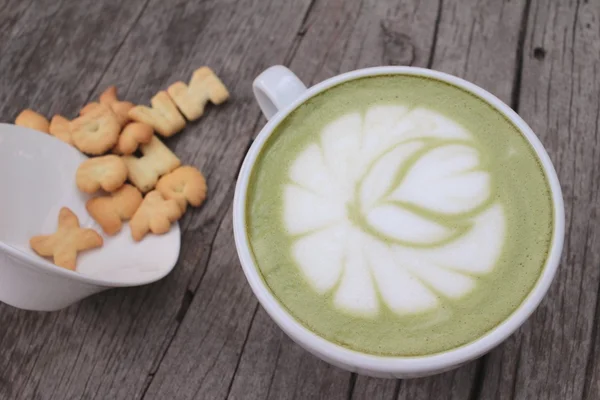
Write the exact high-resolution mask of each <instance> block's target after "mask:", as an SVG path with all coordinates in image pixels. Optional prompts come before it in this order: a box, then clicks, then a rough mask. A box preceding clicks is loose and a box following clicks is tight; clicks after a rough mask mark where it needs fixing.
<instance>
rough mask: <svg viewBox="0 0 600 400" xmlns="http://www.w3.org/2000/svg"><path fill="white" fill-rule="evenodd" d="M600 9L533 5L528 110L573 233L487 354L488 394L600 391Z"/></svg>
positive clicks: (574, 395)
mask: <svg viewBox="0 0 600 400" xmlns="http://www.w3.org/2000/svg"><path fill="white" fill-rule="evenodd" d="M599 13H600V6H599V4H598V2H592V1H583V0H582V1H577V2H574V1H556V2H544V1H539V0H534V1H532V3H531V13H530V15H529V18H528V23H527V34H526V40H525V43H524V44H525V46H524V49H523V69H522V74H523V78H522V83H521V91H520V96H519V97H520V99H519V105H520V107H519V113H520V114H521V115H522V116H523V118H524V119H525V120H526V121H527V122H528V123H529V124H530V125H531V127H532V128H533V130H534V131H535V132H536V133H537V135H538V136H539V137H540V139H541V140H542V142H543V143H544V145H545V146H546V148H547V149H548V152H549V154H550V157H551V158H552V160H553V161H554V164H555V167H556V169H557V172H558V175H559V179H560V181H561V185H562V189H563V195H564V200H565V209H566V222H567V224H566V238H565V239H566V241H565V247H564V252H563V258H562V263H561V266H560V268H559V271H558V273H557V276H556V279H555V281H554V283H553V285H552V287H551V289H550V292H549V294H548V296H547V297H546V298H545V299H544V301H543V302H542V304H541V306H540V308H539V309H538V311H537V312H536V313H535V314H534V315H533V316H532V318H531V319H530V320H529V322H528V323H527V324H526V325H525V327H524V328H523V329H521V330H520V332H519V334H518V335H516V336H514V337H513V338H511V339H510V341H509V342H508V343H507V344H506V345H505V346H503V347H501V348H499V349H497V350H495V351H494V352H492V353H491V354H490V356H489V357H488V359H487V362H486V365H485V371H486V372H485V375H484V376H485V380H484V384H483V390H482V398H486V399H487V398H489V399H533V398H543V399H581V398H586V399H598V398H600V387H599V386H598V379H599V376H598V373H599V371H598V358H597V355H598V344H599V343H598V333H599V331H598V318H597V317H598V287H599V283H600V279H599V278H600V268H599V267H600V225H599V219H598V218H599V217H598V215H599V208H600V201H599V197H598V192H599V183H600V182H599V177H600V170H599V164H600V163H599V156H600V133H599V132H598V123H599V110H600V99H599V97H598V93H600V80H599V77H600V51H599V48H600V37H599V29H600V27H599V17H600V15H599ZM507 388H512V390H507Z"/></svg>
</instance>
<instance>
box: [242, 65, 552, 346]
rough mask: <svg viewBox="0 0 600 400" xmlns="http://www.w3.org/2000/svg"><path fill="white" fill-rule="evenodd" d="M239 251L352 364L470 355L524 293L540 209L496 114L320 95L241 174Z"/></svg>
mask: <svg viewBox="0 0 600 400" xmlns="http://www.w3.org/2000/svg"><path fill="white" fill-rule="evenodd" d="M246 214H247V217H246V219H247V220H246V227H247V232H246V233H247V235H248V239H249V242H250V245H251V250H252V253H253V256H254V259H255V262H256V265H257V266H258V267H259V270H260V273H261V275H262V278H263V279H264V281H265V283H266V285H267V286H268V288H269V289H270V290H271V291H272V293H273V295H274V296H275V297H276V298H277V299H278V301H279V302H280V303H281V304H282V305H283V307H285V308H286V309H287V310H288V312H289V313H290V314H291V315H292V316H293V317H294V318H295V319H296V320H298V321H299V322H300V323H302V324H303V325H304V326H306V327H307V328H308V329H310V330H311V331H313V332H315V333H316V334H317V335H320V336H322V337H323V338H325V339H327V340H329V341H332V342H334V343H338V344H340V345H342V346H344V347H347V348H350V349H353V350H357V351H360V352H364V353H370V354H377V355H386V356H419V355H429V354H434V353H439V352H443V351H447V350H451V349H453V348H456V347H458V346H461V345H464V344H466V343H469V342H472V341H473V340H475V339H477V338H479V337H481V336H482V335H485V334H486V332H488V331H490V330H491V329H493V328H494V327H496V326H497V325H498V324H499V323H501V322H502V321H504V320H505V319H506V318H507V317H508V316H509V315H510V314H511V313H512V312H513V311H515V309H516V308H517V307H518V306H519V305H520V304H521V302H522V301H523V300H524V298H525V297H526V296H527V294H528V293H529V292H530V290H531V289H532V288H533V286H534V285H535V283H536V281H537V279H538V277H539V276H540V274H541V272H542V269H543V267H544V264H545V261H546V258H547V254H548V252H549V247H550V242H551V236H552V229H553V216H552V199H551V193H550V188H549V185H548V182H547V180H546V177H545V174H544V172H543V169H542V166H541V164H540V162H539V160H538V158H537V156H536V155H535V153H534V151H533V149H532V148H531V146H530V145H529V143H528V142H527V140H526V139H525V138H524V137H523V135H522V134H521V133H520V132H519V130H518V129H517V128H516V127H515V126H514V125H513V124H512V123H511V122H510V121H509V120H507V119H506V118H505V117H504V116H503V115H502V114H501V113H500V112H498V111H496V110H495V109H494V108H493V107H491V106H490V105H489V104H488V103H486V102H485V101H483V100H482V99H480V98H478V97H476V96H474V95H472V94H470V93H468V92H466V91H464V90H462V89H460V88H457V87H455V86H452V85H450V84H447V83H444V82H441V81H437V80H434V79H430V78H423V77H416V76H409V75H385V76H376V77H368V78H361V79H357V80H353V81H349V82H346V83H342V84H340V85H338V86H335V87H333V88H330V89H328V90H326V91H325V92H323V93H321V94H318V95H316V96H315V97H313V98H311V99H309V100H308V101H307V102H305V103H304V104H303V105H301V106H300V107H298V108H297V109H296V110H295V111H293V112H292V113H291V114H290V115H289V116H288V117H286V118H285V119H284V120H283V121H282V122H281V123H280V124H279V126H278V127H277V128H276V129H275V131H274V132H273V133H272V135H271V137H270V138H269V139H268V140H267V142H266V144H265V145H264V147H263V149H262V150H261V153H260V154H259V156H258V159H257V162H256V164H255V165H254V167H253V170H252V174H251V177H250V182H249V189H248V197H247V213H246Z"/></svg>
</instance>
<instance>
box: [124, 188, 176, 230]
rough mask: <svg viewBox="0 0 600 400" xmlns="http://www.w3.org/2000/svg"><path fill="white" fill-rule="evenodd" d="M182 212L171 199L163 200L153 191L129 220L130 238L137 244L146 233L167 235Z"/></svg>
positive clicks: (158, 193)
mask: <svg viewBox="0 0 600 400" xmlns="http://www.w3.org/2000/svg"><path fill="white" fill-rule="evenodd" d="M182 214H183V211H182V210H181V208H180V207H179V205H178V204H177V202H176V201H175V200H173V199H170V200H165V199H163V197H162V195H161V194H160V192H158V191H156V190H153V191H151V192H150V193H148V194H147V195H146V197H144V200H143V201H142V204H141V205H140V207H139V208H138V209H137V211H136V212H135V214H134V215H133V217H132V218H131V220H130V221H129V227H130V228H131V236H132V237H133V240H135V241H136V242H139V241H140V240H142V239H143V238H144V236H146V234H147V233H148V232H152V233H154V234H157V235H161V234H163V233H167V232H168V231H169V230H170V229H171V224H172V223H173V222H175V221H177V220H178V219H179V218H181V215H182Z"/></svg>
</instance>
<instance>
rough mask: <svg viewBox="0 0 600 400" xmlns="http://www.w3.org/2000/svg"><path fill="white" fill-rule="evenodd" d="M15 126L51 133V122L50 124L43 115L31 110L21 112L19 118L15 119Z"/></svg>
mask: <svg viewBox="0 0 600 400" xmlns="http://www.w3.org/2000/svg"><path fill="white" fill-rule="evenodd" d="M15 125H19V126H24V127H27V128H31V129H35V130H36V131H39V132H44V133H49V132H50V122H48V119H47V118H46V117H44V116H43V115H42V114H39V113H37V112H35V111H33V110H30V109H29V108H28V109H25V110H23V111H21V112H20V113H19V115H17V118H15Z"/></svg>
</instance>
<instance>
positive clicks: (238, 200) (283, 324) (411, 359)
mask: <svg viewBox="0 0 600 400" xmlns="http://www.w3.org/2000/svg"><path fill="white" fill-rule="evenodd" d="M377 75H410V76H421V77H427V78H431V79H435V80H438V81H442V82H445V83H449V84H451V85H454V86H456V87H458V88H461V89H463V90H465V91H467V92H469V93H471V94H473V95H475V96H477V97H479V98H480V99H482V100H483V101H485V102H487V103H488V104H490V105H491V106H492V107H493V108H494V109H496V110H497V111H499V112H500V113H501V114H503V115H504V116H505V117H506V118H507V119H508V120H509V121H511V122H512V123H513V124H514V125H515V126H516V127H517V128H518V130H519V131H520V132H521V133H522V134H523V136H524V137H525V138H526V139H527V141H528V142H529V143H530V145H531V147H532V148H533V149H534V151H535V154H536V155H537V157H538V159H539V160H540V162H541V164H542V166H543V170H544V174H545V176H546V179H547V181H548V184H549V187H550V190H551V195H552V203H553V218H554V230H553V233H552V241H551V246H550V250H549V252H548V256H547V258H546V263H545V265H544V267H543V269H542V272H541V274H540V276H539V277H538V280H537V282H536V283H535V285H534V286H533V288H532V289H531V291H530V292H529V294H528V295H527V297H526V298H525V299H524V300H523V302H522V303H521V304H520V305H519V306H518V307H517V308H516V309H515V310H514V311H513V312H512V314H511V315H510V316H509V317H507V318H506V319H505V320H503V321H502V322H501V323H500V324H498V325H497V326H496V327H495V328H493V329H491V330H490V331H488V332H487V333H486V334H484V335H483V336H481V337H479V338H478V339H476V340H474V341H472V342H469V343H467V344H464V345H461V346H459V347H456V348H453V349H450V350H446V351H443V352H440V353H434V354H430V355H423V356H380V355H373V354H368V353H363V352H359V351H356V350H352V349H349V348H346V347H343V346H340V345H338V344H336V343H333V342H330V341H329V340H327V339H325V338H323V337H321V336H319V335H317V334H316V333H314V332H312V331H310V330H309V329H308V328H306V327H305V326H304V325H302V324H301V323H300V322H298V321H297V320H296V319H295V318H294V317H293V316H292V315H291V314H290V313H289V312H288V311H287V310H286V309H285V307H284V306H283V305H282V304H281V303H279V301H278V300H277V299H276V298H275V296H274V294H273V293H272V292H271V291H270V289H269V288H268V287H267V285H266V283H265V282H264V281H263V279H262V276H261V274H260V271H259V269H258V267H257V266H256V264H255V262H254V257H253V256H252V253H251V250H250V246H249V242H248V237H247V234H246V230H245V220H246V201H245V200H246V194H247V189H248V182H249V179H250V174H251V171H252V168H253V166H254V162H255V161H256V158H257V156H258V155H259V153H260V151H261V150H262V147H263V146H264V144H265V142H266V140H267V139H268V137H270V135H271V133H272V132H273V130H274V128H275V127H276V126H277V125H279V123H280V122H281V121H282V120H283V119H285V118H286V117H287V116H288V115H289V114H290V113H291V112H292V111H293V110H294V109H296V108H297V107H298V106H299V105H301V104H302V103H304V102H305V101H306V100H307V99H309V98H310V97H312V96H315V95H316V94H318V93H320V92H322V91H324V90H326V89H328V88H330V87H333V86H336V85H338V84H340V83H343V82H346V81H349V80H353V79H357V78H363V77H368V76H377ZM564 224H565V216H564V203H563V197H562V191H561V187H560V184H559V181H558V177H557V174H556V170H555V169H554V166H553V164H552V161H551V160H550V157H549V156H548V153H547V152H546V150H545V148H544V147H543V145H542V143H541V142H540V140H539V139H538V137H537V136H536V135H535V134H534V132H533V131H532V129H531V128H530V127H529V125H528V124H527V123H526V122H525V121H524V120H523V119H522V118H521V117H520V116H519V115H518V114H517V113H516V112H515V111H513V110H512V109H511V108H510V107H509V106H508V105H506V104H505V103H504V102H502V101H501V100H500V99H499V98H497V97H496V96H494V95H492V94H491V93H489V92H488V91H486V90H485V89H483V88H481V87H479V86H477V85H475V84H473V83H470V82H468V81H466V80H464V79H462V78H458V77H456V76H453V75H450V74H447V73H443V72H439V71H435V70H431V69H426V68H420V67H408V66H386V67H371V68H365V69H359V70H355V71H350V72H346V73H344V74H341V75H337V76H335V77H333V78H330V79H327V80H325V81H323V82H321V83H318V84H316V85H314V86H312V87H311V88H309V89H307V90H306V91H305V92H304V93H303V94H302V95H301V96H299V97H298V98H297V99H296V100H295V101H294V102H292V103H291V104H290V105H289V106H288V107H286V108H285V109H283V110H280V111H279V112H278V113H277V114H276V115H275V116H273V117H272V118H271V119H270V120H269V121H268V122H267V124H266V125H265V126H264V127H263V129H262V130H261V131H260V133H259V134H258V136H257V137H256V139H255V141H254V142H253V144H252V146H251V147H250V149H249V151H248V153H247V154H246V157H245V159H244V162H243V164H242V168H241V169H240V173H239V176H238V181H237V184H236V189H235V195H234V205H233V229H234V237H235V243H236V249H237V252H238V256H239V259H240V262H241V266H242V269H243V271H244V274H245V276H246V279H247V280H248V282H249V284H250V286H251V288H252V291H253V292H254V294H255V295H256V297H257V298H258V300H259V302H260V303H261V305H262V306H263V307H264V309H265V310H266V311H267V313H268V314H269V315H270V317H271V318H272V319H273V320H274V321H275V323H276V324H277V325H279V327H280V328H281V329H282V330H283V331H285V332H286V333H287V334H288V335H289V336H290V337H291V338H292V339H293V340H294V341H295V342H296V343H298V344H300V345H301V346H302V347H304V348H305V349H307V350H308V351H310V352H311V353H313V354H315V355H317V356H319V357H321V358H323V359H325V360H328V361H329V362H331V363H333V364H336V365H338V366H344V367H346V368H349V369H352V370H356V369H366V370H368V371H372V372H375V373H379V374H381V373H393V374H394V373H395V374H426V373H428V372H431V371H440V370H444V369H448V368H453V367H456V366H458V365H460V364H462V363H464V362H467V361H470V360H472V359H475V358H477V357H479V356H481V355H482V354H485V353H487V352H488V351H490V350H491V349H492V348H494V347H495V346H497V345H498V344H500V343H501V342H503V341H504V340H505V339H506V338H508V337H509V336H510V335H511V334H513V333H514V332H515V331H516V330H517V329H518V328H519V327H520V326H521V325H522V324H523V323H524V322H525V321H526V320H527V318H528V317H529V316H530V315H531V314H532V313H533V311H534V310H535V309H536V308H537V307H538V306H539V304H540V302H541V301H542V299H543V298H544V296H545V294H546V293H547V291H548V289H549V287H550V284H551V283H552V281H553V278H554V276H555V274H556V271H557V268H558V265H559V262H560V257H561V253H562V247H563V242H564Z"/></svg>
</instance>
